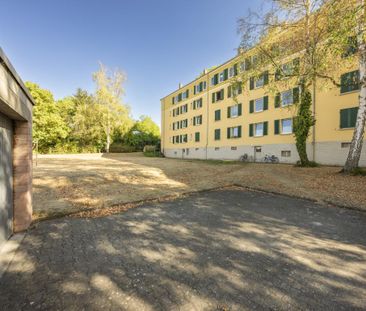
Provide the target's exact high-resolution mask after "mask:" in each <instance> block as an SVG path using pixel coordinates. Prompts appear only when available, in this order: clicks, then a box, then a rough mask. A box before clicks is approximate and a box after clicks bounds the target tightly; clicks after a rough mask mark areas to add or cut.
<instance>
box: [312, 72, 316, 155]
mask: <svg viewBox="0 0 366 311" xmlns="http://www.w3.org/2000/svg"><path fill="white" fill-rule="evenodd" d="M312 102H313V118H314V120H315V115H316V110H315V107H316V105H315V102H316V79H314V81H313V101H312ZM315 128H316V123H315V124H314V125H313V135H312V136H313V137H312V145H313V161H314V162H316V159H315V154H316V152H315V148H316V145H315V143H316V135H315Z"/></svg>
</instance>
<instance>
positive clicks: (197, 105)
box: [192, 98, 202, 110]
mask: <svg viewBox="0 0 366 311" xmlns="http://www.w3.org/2000/svg"><path fill="white" fill-rule="evenodd" d="M192 106H193V109H194V110H196V109H199V108H202V98H200V99H196V100H194V101H193V103H192Z"/></svg>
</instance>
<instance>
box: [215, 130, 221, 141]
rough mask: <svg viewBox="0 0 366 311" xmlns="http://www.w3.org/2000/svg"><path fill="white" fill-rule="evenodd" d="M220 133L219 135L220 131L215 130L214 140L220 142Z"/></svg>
mask: <svg viewBox="0 0 366 311" xmlns="http://www.w3.org/2000/svg"><path fill="white" fill-rule="evenodd" d="M220 134H221V133H220V129H216V130H215V140H220V136H221V135H220Z"/></svg>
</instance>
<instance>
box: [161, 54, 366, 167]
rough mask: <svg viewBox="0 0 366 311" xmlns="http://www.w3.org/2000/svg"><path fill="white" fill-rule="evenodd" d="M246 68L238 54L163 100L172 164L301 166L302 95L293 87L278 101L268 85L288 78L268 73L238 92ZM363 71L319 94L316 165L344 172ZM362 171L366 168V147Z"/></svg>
mask: <svg viewBox="0 0 366 311" xmlns="http://www.w3.org/2000/svg"><path fill="white" fill-rule="evenodd" d="M241 60H242V55H240V54H238V55H237V56H235V57H234V58H232V59H230V60H229V61H227V62H225V63H224V64H222V65H220V66H218V67H216V68H214V69H213V70H210V71H205V72H204V73H203V74H202V75H201V76H200V77H199V78H197V79H195V80H194V81H192V82H190V83H188V84H187V85H184V86H180V87H179V89H177V90H176V91H174V92H173V93H171V94H169V95H167V96H165V97H164V98H162V99H161V120H162V121H161V122H162V123H161V131H162V133H161V140H162V141H161V146H162V152H163V153H164V155H165V156H166V157H174V158H195V159H231V160H238V159H239V158H240V156H242V155H244V154H247V155H248V156H249V158H250V159H252V160H253V161H261V160H262V159H263V158H264V156H265V155H266V154H269V155H275V156H277V157H278V158H279V160H280V162H284V163H296V162H297V161H298V159H299V157H298V153H297V150H296V146H295V138H294V135H293V131H292V126H293V117H294V116H295V114H296V112H295V109H296V103H297V102H298V100H299V88H298V87H297V86H296V85H294V86H292V87H288V86H287V87H284V88H283V89H282V90H280V92H276V93H275V94H273V92H270V91H269V89H270V88H268V85H269V84H271V83H279V81H280V80H281V77H279V76H278V75H277V74H268V71H264V72H263V75H262V76H261V77H260V78H257V79H252V78H251V79H250V80H249V81H248V85H243V86H242V85H240V84H239V85H238V86H237V87H234V86H233V82H232V81H233V79H234V77H235V76H236V75H237V74H239V73H240V71H241V70H246V66H247V64H246V62H241ZM297 61H298V59H294V60H292V62H293V63H294V64H295V62H297ZM286 65H287V64H285V65H284V68H283V70H284V71H286V70H287V69H286ZM356 69H357V66H356V65H355V68H354V70H353V71H350V72H344V73H343V74H342V75H341V76H340V77H339V78H340V82H341V87H340V88H338V87H333V88H328V89H318V90H315V94H313V95H315V99H316V100H315V101H314V102H313V107H312V109H313V113H314V116H315V119H316V124H315V126H314V127H313V128H312V130H311V133H310V135H309V139H308V144H307V151H308V155H309V159H310V160H314V161H316V162H318V163H321V164H328V165H343V164H344V162H345V160H346V157H347V154H348V150H349V146H350V141H351V139H352V134H353V129H354V126H355V122H356V115H357V109H358V108H357V107H358V95H359V82H358V71H357V70H356ZM349 81H354V83H351V84H350V83H349ZM234 95H235V96H234ZM234 98H235V99H234ZM364 145H365V146H366V144H364ZM360 165H362V166H366V147H365V148H364V150H363V152H362V155H361V161H360Z"/></svg>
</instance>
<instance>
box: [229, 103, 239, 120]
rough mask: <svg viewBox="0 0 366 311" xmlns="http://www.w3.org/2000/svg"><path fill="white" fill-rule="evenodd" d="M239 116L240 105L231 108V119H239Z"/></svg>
mask: <svg viewBox="0 0 366 311" xmlns="http://www.w3.org/2000/svg"><path fill="white" fill-rule="evenodd" d="M233 112H235V113H233ZM238 116H239V105H234V106H231V107H230V118H237V117H238Z"/></svg>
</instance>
